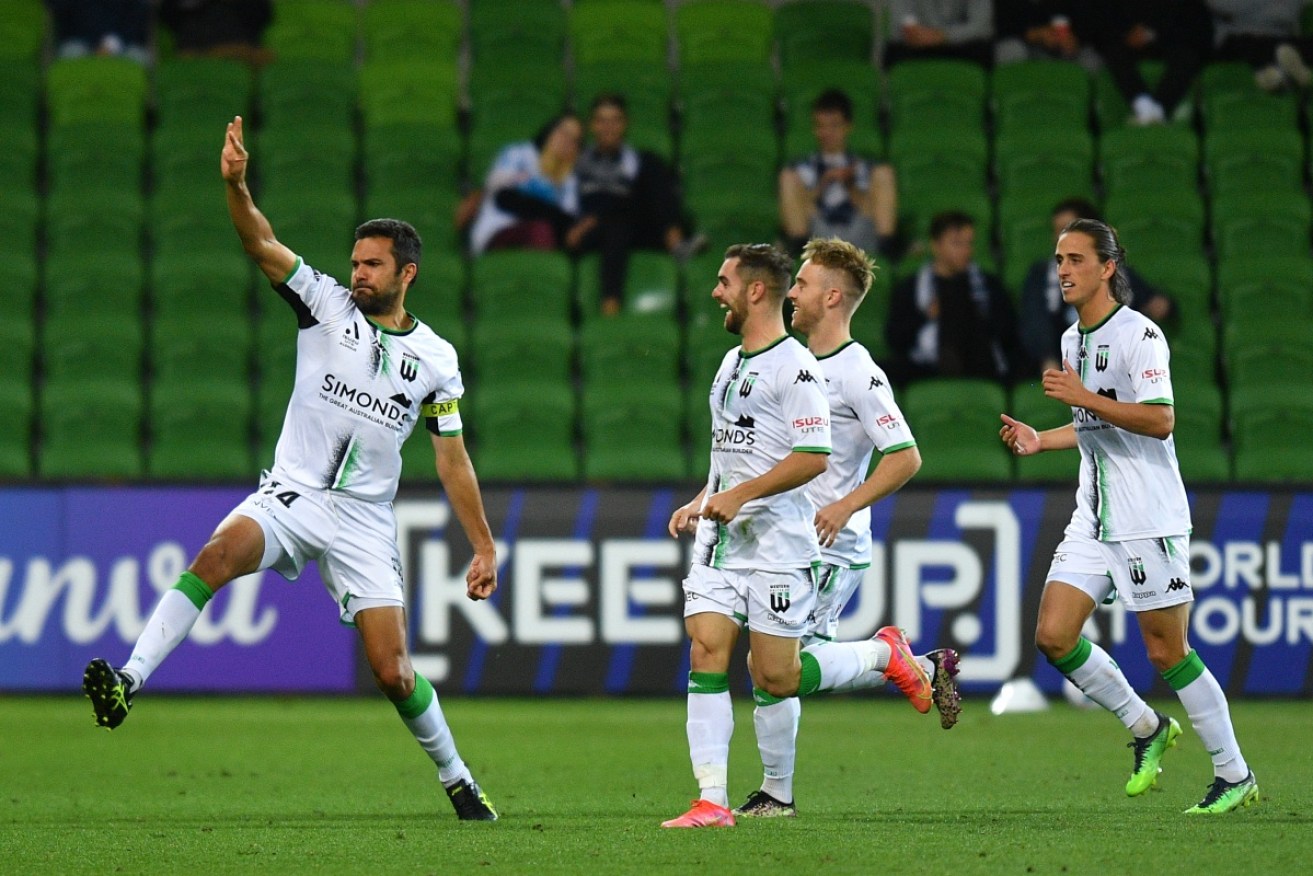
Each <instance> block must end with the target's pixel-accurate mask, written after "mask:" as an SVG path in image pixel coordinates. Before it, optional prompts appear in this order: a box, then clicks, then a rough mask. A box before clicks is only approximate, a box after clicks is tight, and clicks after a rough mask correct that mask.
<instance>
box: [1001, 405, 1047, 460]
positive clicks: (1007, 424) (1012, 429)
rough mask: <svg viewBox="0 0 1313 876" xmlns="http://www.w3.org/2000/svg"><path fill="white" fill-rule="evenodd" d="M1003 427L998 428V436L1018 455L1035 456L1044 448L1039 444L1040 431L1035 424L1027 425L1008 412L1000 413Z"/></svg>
mask: <svg viewBox="0 0 1313 876" xmlns="http://www.w3.org/2000/svg"><path fill="white" fill-rule="evenodd" d="M999 419H1001V420H1002V421H1003V428H1002V429H999V430H998V437H1000V438H1002V439H1003V443H1004V444H1006V445H1007V446H1008V449H1009V450H1011V451H1012V452H1013V453H1015V454H1016V455H1017V456H1033V455H1034V454H1036V453H1039V452H1040V450H1041V449H1042V448H1041V447H1040V446H1039V433H1038V432H1036V431H1035V429H1034V427H1033V426H1027V425H1026V424H1025V423H1023V422H1021V421H1020V420H1014V419H1012V418H1011V417H1009V416H1008V415H1007V414H999Z"/></svg>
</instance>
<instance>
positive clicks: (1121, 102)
mask: <svg viewBox="0 0 1313 876" xmlns="http://www.w3.org/2000/svg"><path fill="white" fill-rule="evenodd" d="M1139 67H1140V75H1141V76H1142V77H1143V78H1144V82H1145V84H1146V85H1147V86H1148V87H1149V88H1151V89H1152V88H1153V87H1154V86H1155V85H1157V84H1158V80H1160V79H1162V73H1163V62H1162V61H1141V62H1140V64H1139ZM1093 79H1094V101H1093V107H1094V115H1095V121H1096V123H1097V125H1098V127H1099V129H1100V130H1101V131H1104V132H1111V131H1115V130H1119V129H1121V128H1123V127H1125V126H1126V125H1127V124H1128V123H1131V119H1132V118H1133V116H1132V113H1131V108H1130V105H1129V104H1127V103H1126V98H1124V97H1122V93H1121V90H1120V89H1118V88H1117V83H1115V82H1114V81H1113V79H1112V74H1110V73H1109V72H1108V71H1107V69H1106V68H1105V69H1102V70H1100V71H1099V72H1098V73H1096V74H1094V77H1093ZM1176 112H1177V113H1181V114H1184V115H1186V116H1189V115H1190V114H1191V113H1192V112H1193V108H1192V107H1191V105H1190V103H1189V101H1188V100H1183V101H1181V103H1180V105H1179V106H1178V107H1177V111H1176ZM1183 121H1185V119H1184V118H1181V117H1179V116H1177V115H1176V114H1175V113H1174V114H1173V119H1172V126H1176V125H1178V124H1179V123H1180V122H1183Z"/></svg>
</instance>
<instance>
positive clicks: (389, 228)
mask: <svg viewBox="0 0 1313 876" xmlns="http://www.w3.org/2000/svg"><path fill="white" fill-rule="evenodd" d="M366 237H386V238H387V239H388V240H390V241H392V257H393V258H395V259H396V260H397V273H401V269H402V268H404V267H405V266H406V265H414V266H415V270H416V271H418V270H419V256H420V250H421V249H423V246H424V244H423V242H422V241H421V240H420V239H419V232H418V231H416V230H415V226H413V225H411V224H410V223H409V222H402V221H401V220H400V219H370V220H369V221H368V222H363V223H361V224H360V225H359V226H357V227H356V240H364V239H365V238H366Z"/></svg>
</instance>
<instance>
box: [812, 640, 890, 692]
mask: <svg viewBox="0 0 1313 876" xmlns="http://www.w3.org/2000/svg"><path fill="white" fill-rule="evenodd" d="M882 654H883V660H881V655H882ZM799 659H800V660H801V661H802V679H801V683H800V684H799V686H798V696H808V695H810V694H813V693H816V692H817V691H822V690H845V689H849V688H848V687H847V686H848V685H850V684H851V683H852V682H853V681H854V680H856V679H857V678H859V677H861V676H862V675H863V674H865V673H867V672H871V671H872V670H883V669H884V667H885V666H887V665H888V664H889V646H888V645H887V644H885V643H884V642H880V641H877V640H873V639H865V640H863V641H861V642H818V643H817V644H815V645H808V646H807V647H806V648H803V649H802V654H801V655H800V657H799Z"/></svg>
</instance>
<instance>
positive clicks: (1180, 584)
mask: <svg viewBox="0 0 1313 876" xmlns="http://www.w3.org/2000/svg"><path fill="white" fill-rule="evenodd" d="M1189 589H1190V585H1189V584H1187V583H1185V582H1184V581H1182V580H1181V579H1180V578H1173V579H1172V580H1171V583H1169V584H1168V585H1167V592H1168V593H1171V592H1172V591H1173V590H1189Z"/></svg>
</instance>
